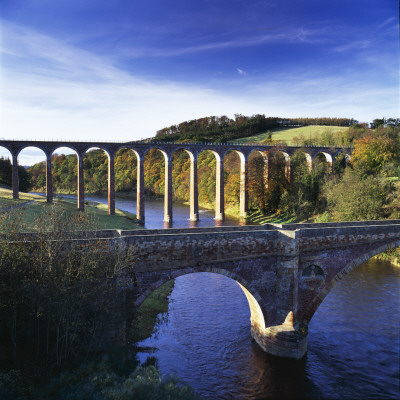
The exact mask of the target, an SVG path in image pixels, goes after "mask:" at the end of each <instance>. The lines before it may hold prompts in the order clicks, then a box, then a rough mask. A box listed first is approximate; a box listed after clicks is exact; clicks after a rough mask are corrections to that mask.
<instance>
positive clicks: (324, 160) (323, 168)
mask: <svg viewBox="0 0 400 400" xmlns="http://www.w3.org/2000/svg"><path fill="white" fill-rule="evenodd" d="M313 171H314V174H316V175H317V176H323V175H327V174H330V173H331V172H332V156H331V155H330V154H329V153H326V152H323V151H321V152H319V153H318V154H316V155H315V157H314V162H313Z"/></svg>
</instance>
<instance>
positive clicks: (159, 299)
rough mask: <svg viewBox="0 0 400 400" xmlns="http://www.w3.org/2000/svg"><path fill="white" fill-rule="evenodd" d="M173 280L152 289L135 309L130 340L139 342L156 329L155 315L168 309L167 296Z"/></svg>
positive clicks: (173, 282) (172, 285) (170, 290)
mask: <svg viewBox="0 0 400 400" xmlns="http://www.w3.org/2000/svg"><path fill="white" fill-rule="evenodd" d="M174 284H175V281H174V280H170V281H168V282H166V283H164V285H161V286H160V287H159V288H158V289H156V290H154V292H152V293H151V294H150V295H149V296H148V297H147V299H146V300H145V301H144V302H143V304H142V305H141V306H140V307H139V308H138V310H137V311H136V317H135V318H134V320H133V321H132V325H131V332H130V338H129V339H130V341H131V342H133V343H136V342H140V341H142V340H144V339H147V338H148V337H150V336H151V335H152V334H153V332H154V330H155V329H157V317H158V315H159V314H164V313H166V312H167V311H168V304H169V302H168V297H169V295H170V294H171V292H172V289H173V288H174Z"/></svg>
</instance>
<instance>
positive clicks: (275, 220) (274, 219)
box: [247, 210, 295, 225]
mask: <svg viewBox="0 0 400 400" xmlns="http://www.w3.org/2000/svg"><path fill="white" fill-rule="evenodd" d="M294 219H295V218H287V217H282V216H280V215H279V214H272V215H263V214H262V213H261V211H259V210H257V211H252V212H249V216H248V218H247V220H248V221H249V222H255V223H257V224H260V225H264V224H288V223H291V222H294Z"/></svg>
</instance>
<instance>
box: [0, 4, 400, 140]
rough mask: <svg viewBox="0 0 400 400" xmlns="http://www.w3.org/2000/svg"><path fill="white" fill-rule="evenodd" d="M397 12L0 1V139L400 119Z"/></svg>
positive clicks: (365, 7)
mask: <svg viewBox="0 0 400 400" xmlns="http://www.w3.org/2000/svg"><path fill="white" fill-rule="evenodd" d="M398 15H399V10H398V2H397V1H396V0H335V1H332V0H329V1H328V0H318V1H317V0H302V1H299V0H290V1H289V0H279V1H278V0H270V1H251V0H247V1H238V0H229V1H228V0H196V1H192V0H168V1H165V0H164V1H162V0H146V1H144V0H114V1H111V0H110V1H107V2H101V1H98V0H81V1H78V0H30V1H28V2H27V1H25V0H1V1H0V34H1V38H0V49H1V59H0V78H1V81H0V84H1V86H0V88H1V92H0V110H1V111H0V112H1V114H0V123H1V125H0V129H1V133H0V138H14V139H22V138H36V139H65V140H76V139H80V140H105V141H107V140H116V141H130V140H137V139H140V138H146V137H151V136H153V135H154V134H155V132H156V131H157V130H158V129H161V128H163V127H165V126H169V125H172V124H175V123H179V122H182V121H185V120H189V119H194V118H200V117H204V116H208V115H228V116H229V117H233V116H234V114H235V113H241V114H244V115H252V114H257V113H260V114H265V115H266V116H281V117H314V116H328V117H349V118H350V117H351V118H355V119H357V120H359V121H362V122H370V121H372V120H373V119H374V118H380V117H383V116H384V117H399V116H400V115H399V114H400V113H399V17H398Z"/></svg>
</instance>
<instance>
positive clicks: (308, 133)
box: [233, 125, 349, 146]
mask: <svg viewBox="0 0 400 400" xmlns="http://www.w3.org/2000/svg"><path fill="white" fill-rule="evenodd" d="M347 129H349V128H348V127H345V126H320V125H310V126H302V127H300V128H276V129H272V130H271V132H272V140H273V141H279V142H286V144H287V145H288V146H293V145H296V143H295V142H293V138H294V137H298V138H300V137H301V136H304V137H305V138H306V139H313V138H317V137H318V136H320V135H321V134H322V133H326V132H329V133H332V134H334V135H335V134H337V133H341V132H344V131H346V130H347ZM267 135H268V133H267V132H264V133H260V134H258V135H254V136H249V137H245V138H240V139H235V140H233V142H235V143H249V142H256V143H258V142H263V141H264V140H266V139H267Z"/></svg>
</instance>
